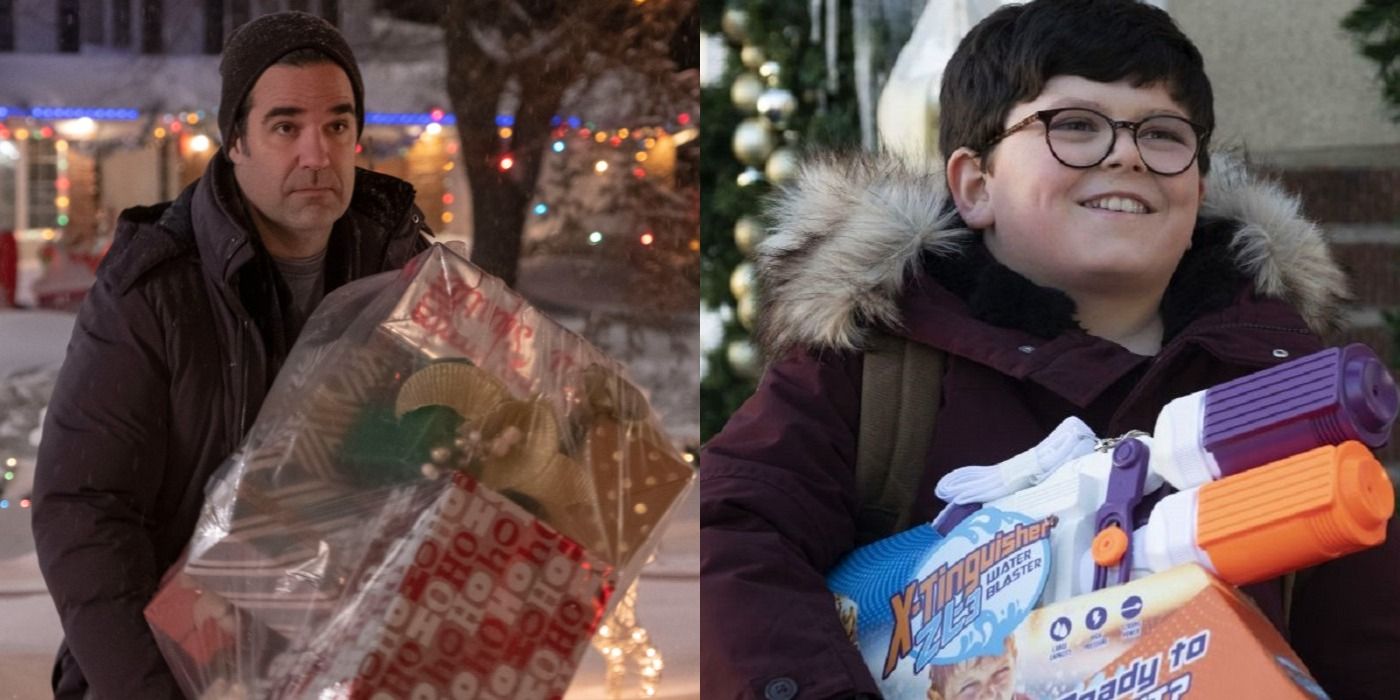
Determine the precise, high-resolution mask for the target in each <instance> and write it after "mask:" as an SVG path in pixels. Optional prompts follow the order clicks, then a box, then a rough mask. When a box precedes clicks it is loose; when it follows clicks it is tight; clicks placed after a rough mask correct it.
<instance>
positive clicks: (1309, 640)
mask: <svg viewBox="0 0 1400 700" xmlns="http://www.w3.org/2000/svg"><path fill="white" fill-rule="evenodd" d="M940 101H941V113H940V114H941V116H940V119H941V123H940V141H939V142H940V147H941V149H942V151H943V154H944V158H945V162H944V164H943V165H944V167H943V168H941V169H940V172H934V173H919V172H911V171H910V170H909V169H906V168H903V167H901V166H899V165H897V164H895V163H892V162H890V161H889V160H887V159H883V158H877V157H865V158H861V159H855V160H850V161H844V162H842V161H838V160H826V161H821V162H817V163H814V164H811V165H809V166H808V167H807V168H806V169H805V170H804V172H803V174H802V176H801V177H800V178H799V180H798V182H797V184H796V186H795V187H794V188H792V189H790V190H788V191H787V192H785V193H784V194H783V195H782V197H781V198H780V199H779V201H778V202H777V203H776V204H777V206H776V210H775V217H774V218H775V221H776V226H775V231H774V233H773V235H772V236H771V237H770V238H769V239H768V241H767V242H766V243H765V245H764V247H763V248H762V249H761V251H760V259H759V278H760V289H761V291H762V295H763V296H762V297H761V302H760V308H761V309H762V311H761V316H760V319H759V339H760V341H761V342H762V343H763V345H764V349H765V351H766V353H767V354H768V357H769V358H770V361H771V364H770V366H769V368H768V371H767V373H766V375H765V376H764V378H763V381H762V383H761V384H760V386H759V389H758V392H757V393H756V394H755V396H754V397H753V398H751V399H750V400H749V402H748V403H747V404H745V406H744V407H743V408H742V409H740V410H739V411H738V412H737V413H735V415H734V416H733V417H732V418H731V420H730V422H729V424H728V425H727V426H726V428H725V430H724V431H723V432H722V433H721V434H720V435H719V436H717V437H715V438H714V439H713V440H712V441H711V442H710V443H709V444H708V445H707V447H706V450H705V452H704V454H703V456H702V459H701V479H702V487H701V502H702V505H701V561H702V564H701V577H702V578H701V584H702V585H701V591H702V601H701V604H702V606H703V609H704V611H705V615H704V617H703V618H702V620H703V621H702V627H701V639H702V644H703V652H702V656H701V658H702V662H701V663H702V683H703V685H704V688H705V695H706V697H715V698H720V697H725V698H728V697H764V698H767V699H768V700H784V699H785V698H790V697H804V698H806V697H812V698H848V697H857V696H860V695H875V694H876V689H875V685H874V682H873V680H872V678H871V677H870V673H869V672H868V671H867V670H866V668H865V666H864V665H863V664H862V662H861V659H860V656H859V654H858V653H857V652H856V650H855V648H854V647H853V646H852V645H851V644H850V643H849V642H848V641H847V640H846V636H845V634H844V632H843V630H842V628H841V623H840V621H839V619H838V617H837V616H836V614H835V608H834V606H833V605H832V598H831V594H830V593H829V592H828V591H827V589H826V586H825V582H824V576H825V574H826V572H827V571H828V570H829V569H830V568H831V567H832V566H833V565H834V564H835V563H836V562H837V561H838V560H839V559H840V558H841V557H842V556H844V555H845V554H847V553H848V552H849V551H850V550H851V549H852V548H853V546H854V545H855V544H856V532H857V529H856V517H857V508H858V500H857V494H856V491H857V488H856V483H855V479H854V475H853V469H854V464H855V461H856V442H857V440H856V434H857V432H858V429H859V426H860V425H861V423H860V413H861V404H862V401H861V390H862V386H861V384H862V368H863V364H864V360H865V356H864V354H863V350H865V349H866V348H868V347H869V345H868V343H869V342H870V340H871V338H872V337H875V335H876V334H887V335H891V336H895V337H896V338H901V339H907V341H908V342H910V343H911V344H918V345H922V346H926V347H930V348H934V349H937V350H939V351H941V352H942V353H943V355H944V357H945V358H946V359H945V369H944V370H943V372H942V380H941V382H940V383H939V387H940V392H941V396H940V397H939V403H940V405H941V408H940V411H939V413H938V417H937V420H936V421H935V422H934V423H933V425H932V426H931V433H930V435H931V437H930V441H929V447H928V449H927V452H926V455H925V457H924V459H923V464H922V480H921V482H920V484H919V486H918V488H917V491H916V492H915V496H914V506H913V512H912V515H913V522H926V521H928V520H929V519H931V518H932V517H933V515H934V514H935V513H936V512H937V511H938V510H939V509H940V508H941V507H942V503H940V502H938V501H936V499H935V498H934V495H933V493H934V484H936V483H937V481H938V479H939V478H940V477H942V476H943V475H944V474H946V473H947V472H948V471H949V470H951V469H953V468H956V467H959V466H963V465H969V464H995V463H997V462H1000V461H1002V460H1004V459H1006V458H1008V457H1010V456H1012V455H1015V454H1017V453H1019V452H1021V451H1023V450H1025V449H1027V448H1029V447H1031V446H1033V445H1035V444H1037V443H1038V442H1040V440H1041V439H1042V438H1044V437H1045V436H1046V435H1047V434H1049V433H1050V431H1051V430H1052V429H1053V428H1054V427H1055V426H1056V425H1058V424H1059V423H1060V421H1061V420H1063V419H1064V418H1066V417H1068V416H1071V415H1073V416H1078V417H1079V418H1081V419H1083V420H1084V421H1085V422H1086V423H1088V425H1089V426H1090V427H1091V428H1093V430H1094V431H1095V432H1096V433H1097V434H1098V435H1100V436H1113V435H1121V434H1123V433H1125V432H1127V431H1128V430H1132V429H1141V430H1151V428H1152V426H1153V423H1154V420H1155V418H1156V415H1157V413H1158V411H1159V410H1160V409H1161V407H1162V406H1163V405H1164V404H1165V403H1166V402H1167V401H1169V400H1170V399H1172V398H1174V397H1177V396H1182V395H1185V394H1187V393H1190V392H1193V391H1196V390H1199V389H1202V388H1205V387H1208V386H1211V385H1213V384H1217V383H1220V382H1223V381H1227V380H1229V379H1232V378H1235V377H1239V376H1241V375H1244V374H1247V373H1249V372H1251V371H1255V370H1258V369H1261V368H1263V367H1266V366H1270V365H1272V364H1276V363H1278V362H1281V361H1284V360H1285V359H1287V358H1289V357H1296V356H1299V355H1301V354H1306V353H1309V352H1313V351H1315V350H1318V349H1320V348H1321V347H1322V341H1321V340H1320V338H1319V335H1320V334H1321V333H1322V332H1324V331H1326V330H1330V329H1332V328H1334V327H1335V326H1336V325H1338V322H1339V319H1340V315H1341V311H1340V303H1341V301H1342V299H1343V298H1344V297H1345V295H1346V291H1345V286H1346V285H1345V280H1344V278H1343V275H1342V273H1341V271H1340V270H1339V269H1338V267H1337V265H1336V264H1335V263H1334V262H1333V261H1332V259H1331V256H1330V254H1329V253H1328V252H1327V249H1326V245H1325V243H1324V241H1323V240H1322V237H1321V233H1320V232H1319V231H1318V229H1317V228H1316V227H1314V226H1313V225H1311V224H1310V223H1308V222H1307V221H1304V220H1302V219H1299V218H1298V216H1297V214H1296V210H1297V209H1296V202H1294V201H1293V200H1291V199H1289V198H1288V197H1287V196H1285V195H1283V194H1282V193H1281V192H1279V191H1278V190H1277V189H1275V188H1273V187H1272V186H1270V185H1267V184H1264V183H1261V182H1258V181H1256V180H1254V179H1252V178H1250V177H1248V176H1247V175H1246V174H1244V173H1243V172H1241V171H1240V170H1239V169H1238V168H1224V170H1223V171H1222V169H1221V166H1222V165H1228V163H1221V162H1217V163H1215V166H1216V171H1215V172H1214V174H1211V166H1212V163H1211V162H1210V156H1209V150H1208V147H1209V138H1210V132H1211V129H1212V127H1213V126H1214V112H1213V106H1212V94H1211V88H1210V82H1209V80H1208V79H1207V77H1206V75H1205V72H1204V68H1203V66H1202V61H1201V57H1200V53H1199V52H1198V51H1197V50H1196V48H1195V47H1194V46H1193V45H1192V44H1191V42H1190V40H1189V39H1187V38H1186V37H1185V36H1184V35H1183V34H1182V33H1181V32H1180V30H1179V29H1178V28H1177V27H1176V26H1175V25H1174V24H1173V22H1172V21H1171V19H1170V17H1169V16H1168V15H1167V14H1166V13H1165V12H1162V11H1160V10H1158V9H1156V8H1153V7H1150V6H1147V5H1144V4H1140V3H1136V2H1132V1H1130V0H1036V1H1035V2H1031V3H1029V4H1027V5H1023V6H1009V7H1004V8H1001V9H1000V10H998V11H997V12H995V13H994V14H992V15H991V16H989V17H988V18H987V19H986V20H984V21H983V22H981V23H980V24H978V25H977V27H975V28H974V29H973V30H972V31H971V32H970V33H969V34H968V36H967V37H965V38H964V39H963V41H962V43H961V44H960V46H959V47H958V49H957V52H956V53H955V54H954V56H953V58H952V60H951V61H950V62H949V65H948V67H947V71H946V72H945V78H944V84H943V90H942V95H941V97H940ZM1208 174H1211V176H1210V177H1209V178H1207V175H1208ZM905 389H907V390H911V391H917V390H918V387H905ZM1389 528H1390V529H1389V536H1388V539H1387V541H1386V543H1385V544H1384V545H1383V546H1381V547H1378V548H1376V549H1373V550H1369V551H1366V552H1362V553H1360V554H1357V555H1354V556H1351V557H1347V558H1345V559H1341V560H1338V561H1335V562H1331V563H1328V564H1325V565H1323V566H1321V567H1318V568H1317V569H1315V570H1314V571H1313V573H1312V574H1311V575H1310V576H1309V577H1307V578H1306V579H1305V580H1302V581H1301V582H1300V583H1298V584H1297V585H1296V586H1295V587H1294V588H1293V589H1292V596H1293V601H1292V604H1291V606H1289V608H1288V611H1287V612H1288V613H1289V614H1291V620H1290V622H1289V623H1287V624H1286V623H1285V606H1284V602H1283V599H1284V585H1283V583H1282V582H1281V580H1275V581H1270V582H1265V583H1262V584H1258V585H1255V586H1250V587H1248V588H1246V591H1247V592H1248V593H1249V594H1250V595H1251V596H1252V597H1253V598H1254V600H1255V601H1256V602H1257V603H1258V604H1259V605H1260V607H1261V608H1262V609H1263V610H1264V612H1265V613H1266V614H1267V615H1268V616H1269V617H1270V619H1271V620H1273V621H1274V623H1275V625H1277V626H1278V627H1279V628H1280V629H1281V630H1283V631H1284V632H1285V634H1286V635H1288V634H1289V633H1291V638H1290V640H1291V643H1292V644H1293V646H1294V648H1295V649H1297V651H1298V652H1299V654H1300V655H1301V656H1302V657H1303V659H1304V661H1306V662H1307V664H1308V666H1309V668H1310V670H1311V671H1312V672H1313V674H1314V675H1315V676H1316V677H1317V679H1318V680H1319V681H1320V682H1321V684H1322V685H1323V687H1325V688H1327V689H1328V691H1329V692H1330V693H1332V694H1333V695H1334V697H1393V693H1394V692H1395V690H1396V689H1397V688H1400V664H1396V663H1394V659H1397V658H1400V528H1397V526H1396V522H1395V521H1393V520H1392V521H1391V523H1390V525H1389ZM884 534H892V533H884Z"/></svg>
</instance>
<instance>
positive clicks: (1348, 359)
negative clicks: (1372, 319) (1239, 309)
mask: <svg viewBox="0 0 1400 700" xmlns="http://www.w3.org/2000/svg"><path fill="white" fill-rule="evenodd" d="M1397 406H1400V394H1397V392H1396V388H1395V380H1394V379H1393V378H1392V377H1391V376H1390V372H1389V370H1387V369H1386V367H1385V364H1384V363H1382V362H1381V361H1380V358H1378V357H1376V353H1374V352H1372V351H1371V349H1370V348H1368V347H1366V346H1365V345H1362V344H1360V343H1353V344H1351V345H1348V346H1346V347H1344V348H1329V349H1327V350H1323V351H1321V352H1316V353H1313V354H1311V355H1308V356H1306V357H1300V358H1298V359H1296V360H1293V361H1290V362H1285V363H1284V364H1281V365H1278V366H1277V367H1272V368H1269V369H1266V370H1263V371H1260V372H1255V373H1254V374H1251V375H1248V376H1245V377H1241V378H1239V379H1236V380H1234V381H1231V382H1227V383H1225V384H1221V385H1219V386H1215V387H1211V388H1210V389H1208V390H1206V398H1205V426H1204V429H1203V430H1202V436H1201V437H1202V445H1203V446H1204V447H1205V449H1206V450H1207V451H1209V452H1210V453H1211V455H1213V456H1214V457H1215V460H1216V462H1217V463H1218V464H1219V465H1220V476H1221V477H1222V478H1223V477H1226V476H1229V475H1231V474H1236V473H1239V472H1242V471H1245V470H1247V469H1251V468H1253V467H1257V466H1260V465H1263V464H1267V463H1269V462H1273V461H1275V460H1279V459H1283V458H1285V457H1291V456H1293V455H1296V454H1299V453H1301V452H1306V451H1308V450H1311V449H1314V448H1317V447H1321V446H1323V445H1336V444H1339V443H1341V442H1343V441H1345V440H1360V441H1361V442H1363V443H1365V444H1367V445H1369V446H1370V447H1372V448H1376V447H1380V446H1382V445H1384V444H1385V443H1386V440H1388V439H1389V437H1390V427H1391V425H1393V424H1394V423H1395V417H1396V412H1397Z"/></svg>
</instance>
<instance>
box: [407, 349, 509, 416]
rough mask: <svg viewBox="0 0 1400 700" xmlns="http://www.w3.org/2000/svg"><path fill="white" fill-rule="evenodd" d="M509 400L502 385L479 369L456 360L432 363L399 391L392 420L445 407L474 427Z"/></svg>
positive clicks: (410, 378) (415, 373)
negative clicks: (421, 411) (432, 408)
mask: <svg viewBox="0 0 1400 700" xmlns="http://www.w3.org/2000/svg"><path fill="white" fill-rule="evenodd" d="M508 398H510V393H509V392H508V391H506V388H505V386H504V385H502V384H501V382H500V381H499V380H497V379H496V378H495V377H493V376H491V375H490V374H488V373H486V372H485V371H483V370H482V369H481V368H479V367H475V366H473V365H470V364H467V363H465V362H462V361H459V360H444V361H441V362H434V363H432V364H430V365H428V366H427V367H424V368H423V369H420V370H418V371H417V372H414V373H413V375H412V376H410V377H409V378H408V380H407V381H405V382H404V383H403V386H402V387H401V388H400V389H399V395H398V398H397V400H396V401H395V402H394V416H395V417H397V418H402V417H403V415H404V414H405V413H408V412H409V411H412V410H414V409H417V408H422V407H423V406H446V407H448V408H450V409H452V410H454V411H456V412H457V415H459V416H461V417H462V418H463V419H465V420H466V421H467V422H468V423H469V424H472V425H477V424H479V423H480V421H481V419H482V418H483V417H485V416H486V414H487V413H488V412H490V411H491V409H493V408H495V407H496V406H497V405H498V404H500V403H501V402H502V401H505V400H506V399H508Z"/></svg>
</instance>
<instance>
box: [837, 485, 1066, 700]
mask: <svg viewBox="0 0 1400 700" xmlns="http://www.w3.org/2000/svg"><path fill="white" fill-rule="evenodd" d="M1056 523H1057V519H1056V518H1055V517H1054V516H1050V517H1048V518H1044V519H1041V520H1032V519H1030V518H1028V517H1026V516H1023V515H1021V514H1019V513H1011V512H1004V511H999V510H996V509H994V508H983V509H982V510H979V511H977V512H976V513H974V514H972V515H970V516H968V517H967V518H966V519H965V520H964V521H963V522H962V523H960V524H959V525H958V526H957V527H956V528H954V529H953V531H952V532H950V533H948V536H947V537H939V535H938V533H937V532H936V531H935V530H934V529H933V527H931V526H923V527H917V528H914V529H912V530H909V531H906V532H904V533H901V534H899V535H895V536H893V537H889V538H886V539H884V540H880V541H879V542H875V543H872V544H870V545H867V546H865V547H862V548H860V549H858V550H856V551H855V552H852V553H851V555H850V556H848V557H847V558H846V559H845V560H843V561H842V562H841V563H840V564H839V565H838V566H837V567H836V569H835V570H833V571H832V573H831V575H830V576H829V577H828V579H827V585H828V586H829V587H830V588H831V590H832V591H833V592H834V593H836V596H837V607H838V610H840V612H841V614H842V617H843V619H844V620H845V622H846V624H847V629H848V632H850V633H851V635H852V638H853V640H854V641H855V642H856V644H857V646H858V647H859V648H860V650H861V654H862V656H863V657H864V659H865V661H866V664H867V666H869V668H870V669H871V671H872V672H873V673H874V674H875V677H876V679H877V680H878V681H879V682H880V685H881V690H882V692H884V693H885V695H886V696H887V697H896V696H898V697H903V696H904V695H905V694H909V693H917V694H919V695H921V694H922V690H921V689H926V688H927V687H928V678H927V673H928V669H929V667H930V666H943V665H947V664H954V663H957V662H960V661H964V660H967V659H972V658H974V657H982V656H996V655H1000V654H1002V653H1003V651H1004V648H1005V645H1006V644H1007V643H1008V642H1007V641H1006V640H1007V638H1008V637H1009V636H1010V635H1011V634H1012V633H1013V632H1015V630H1016V628H1017V626H1019V625H1020V624H1021V622H1022V621H1023V620H1024V619H1025V617H1026V615H1027V614H1028V613H1029V612H1030V611H1031V610H1032V609H1033V608H1034V607H1035V605H1036V602H1037V601H1038V600H1039V599H1040V595H1041V593H1042V592H1043V591H1044V589H1045V583H1046V581H1047V580H1048V579H1049V574H1050V532H1051V529H1052V528H1053V527H1054V526H1055V525H1056ZM911 696H912V695H911Z"/></svg>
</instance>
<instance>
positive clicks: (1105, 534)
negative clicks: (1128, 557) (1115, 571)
mask: <svg viewBox="0 0 1400 700" xmlns="http://www.w3.org/2000/svg"><path fill="white" fill-rule="evenodd" d="M1090 551H1091V552H1093V553H1094V563H1095V564H1098V565H1099V566H1117V565H1118V562H1120V561H1123V554H1124V553H1126V552H1127V551H1128V533H1126V532H1123V528H1121V527H1118V526H1117V525H1109V526H1108V527H1106V528H1104V529H1103V530H1101V531H1099V534H1097V535H1094V544H1093V546H1092V547H1090Z"/></svg>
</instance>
